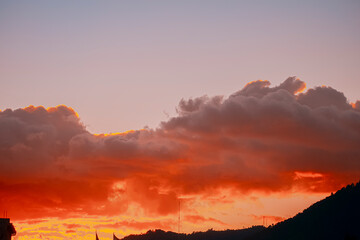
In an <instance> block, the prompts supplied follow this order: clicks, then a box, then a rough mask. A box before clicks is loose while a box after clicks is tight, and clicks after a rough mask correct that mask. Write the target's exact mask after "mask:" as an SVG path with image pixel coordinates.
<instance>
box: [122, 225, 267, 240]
mask: <svg viewBox="0 0 360 240" xmlns="http://www.w3.org/2000/svg"><path fill="white" fill-rule="evenodd" d="M264 229H266V228H265V227H263V226H254V227H251V228H246V229H241V230H225V231H214V230H211V229H210V230H208V231H206V232H193V233H191V234H178V233H174V232H165V231H163V230H159V229H158V230H155V231H148V232H147V233H146V234H141V235H130V236H127V237H124V238H123V240H185V239H186V240H217V239H222V240H232V239H237V240H245V239H247V238H248V237H250V236H252V235H254V234H255V233H259V232H261V231H263V230H264Z"/></svg>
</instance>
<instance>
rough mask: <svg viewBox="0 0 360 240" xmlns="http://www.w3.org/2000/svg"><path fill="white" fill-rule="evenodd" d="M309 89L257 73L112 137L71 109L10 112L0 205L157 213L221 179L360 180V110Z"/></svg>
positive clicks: (240, 188)
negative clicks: (229, 90) (155, 122)
mask: <svg viewBox="0 0 360 240" xmlns="http://www.w3.org/2000/svg"><path fill="white" fill-rule="evenodd" d="M304 88H305V83H304V82H302V81H300V80H299V79H296V78H288V79H287V80H286V81H284V82H283V83H282V84H280V85H279V86H277V87H270V83H269V82H268V81H255V82H252V83H249V84H247V85H246V86H245V87H244V88H243V89H242V90H240V91H238V92H236V93H234V94H233V95H231V96H230V97H228V98H224V97H222V96H216V97H213V98H210V97H207V96H204V97H200V98H195V99H190V100H184V99H182V100H181V101H180V103H179V106H178V108H177V110H178V116H176V117H173V118H171V119H170V120H168V121H166V122H162V123H161V125H160V127H159V128H158V129H143V130H136V131H129V132H125V133H121V134H108V135H106V134H102V135H95V134H92V133H90V132H88V131H87V130H86V128H85V126H84V125H83V124H82V123H81V121H80V119H79V117H78V115H77V114H76V112H75V111H74V110H73V109H71V108H69V107H66V106H58V107H55V108H48V109H45V108H44V107H41V106H40V107H33V106H30V107H27V108H24V109H17V110H11V109H6V110H4V111H2V112H0V196H1V197H0V206H6V208H7V209H8V211H9V212H11V213H12V216H13V217H14V218H16V219H18V220H20V219H30V218H42V217H60V218H69V217H79V216H115V215H119V214H127V213H129V212H131V214H135V215H136V211H134V210H131V209H133V208H136V209H137V210H139V211H141V212H142V213H143V214H145V215H149V216H154V217H158V216H167V215H171V214H176V213H177V211H178V201H179V198H181V197H182V196H186V195H191V194H197V195H211V194H212V193H214V192H216V190H217V189H220V188H221V189H231V190H232V192H233V193H234V194H237V193H243V192H249V191H262V192H290V191H292V190H294V189H297V190H299V189H300V190H301V191H308V192H329V191H333V190H335V189H338V188H340V187H341V186H343V185H345V184H346V183H348V182H353V181H355V180H358V179H356V178H357V177H358V176H359V174H360V162H359V161H358V160H359V158H360V148H359V143H360V111H359V110H358V108H354V107H353V106H351V105H350V104H349V103H348V102H347V100H346V97H345V96H344V94H342V93H340V92H338V91H337V90H335V89H332V88H330V87H318V88H315V89H309V90H308V91H307V92H302V93H300V92H301V91H302V90H303V89H304ZM19 206H21V208H19ZM189 216H190V215H189ZM187 220H188V221H189V222H191V221H195V218H194V217H192V218H191V217H188V219H187ZM197 220H200V218H197ZM203 220H204V219H203ZM205 220H206V221H213V222H215V221H216V219H215V218H214V219H211V218H209V219H205ZM122 223H123V224H128V225H129V226H130V225H131V224H132V223H131V222H122ZM155 223H156V222H155ZM218 223H220V222H218ZM161 224H163V223H161ZM140 225H141V224H140ZM140 225H139V226H140ZM132 226H133V227H134V228H136V224H134V225H132ZM154 226H157V225H156V224H155V225H154ZM159 226H160V225H159ZM65 229H66V230H65V231H68V230H72V229H71V228H70V229H69V228H67V227H66V228H65ZM49 231H50V230H49ZM64 234H71V232H64Z"/></svg>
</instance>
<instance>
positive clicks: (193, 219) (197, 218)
mask: <svg viewBox="0 0 360 240" xmlns="http://www.w3.org/2000/svg"><path fill="white" fill-rule="evenodd" d="M185 220H186V221H188V222H191V223H195V224H203V223H204V222H212V223H216V224H219V225H221V226H226V225H227V224H226V223H224V222H222V221H220V220H218V219H215V218H211V217H210V218H205V217H203V216H200V215H187V216H185Z"/></svg>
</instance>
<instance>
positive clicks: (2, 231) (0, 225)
mask: <svg viewBox="0 0 360 240" xmlns="http://www.w3.org/2000/svg"><path fill="white" fill-rule="evenodd" d="M15 234H16V230H15V227H14V225H13V224H12V223H10V218H0V240H11V237H12V236H15Z"/></svg>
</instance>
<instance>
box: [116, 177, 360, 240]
mask: <svg viewBox="0 0 360 240" xmlns="http://www.w3.org/2000/svg"><path fill="white" fill-rule="evenodd" d="M185 239H186V240H205V239H206V240H275V239H277V240H279V239H286V240H300V239H334V240H335V239H336V240H360V182H358V183H357V184H351V185H348V186H347V187H344V188H342V189H341V190H339V191H337V192H336V193H335V194H331V196H328V197H327V198H325V199H323V200H321V201H319V202H316V203H315V204H313V205H311V206H310V207H309V208H307V209H305V210H304V211H303V212H301V213H298V214H297V215H296V216H294V217H293V218H289V219H287V220H285V221H282V222H280V223H277V224H276V225H272V226H269V227H268V228H265V227H263V226H253V227H251V228H247V229H240V230H225V231H214V230H212V229H210V230H208V231H206V232H194V233H191V234H178V233H174V232H165V231H163V230H159V229H158V230H155V231H151V230H150V231H148V232H147V233H145V234H140V235H129V236H127V237H124V238H123V240H185Z"/></svg>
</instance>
